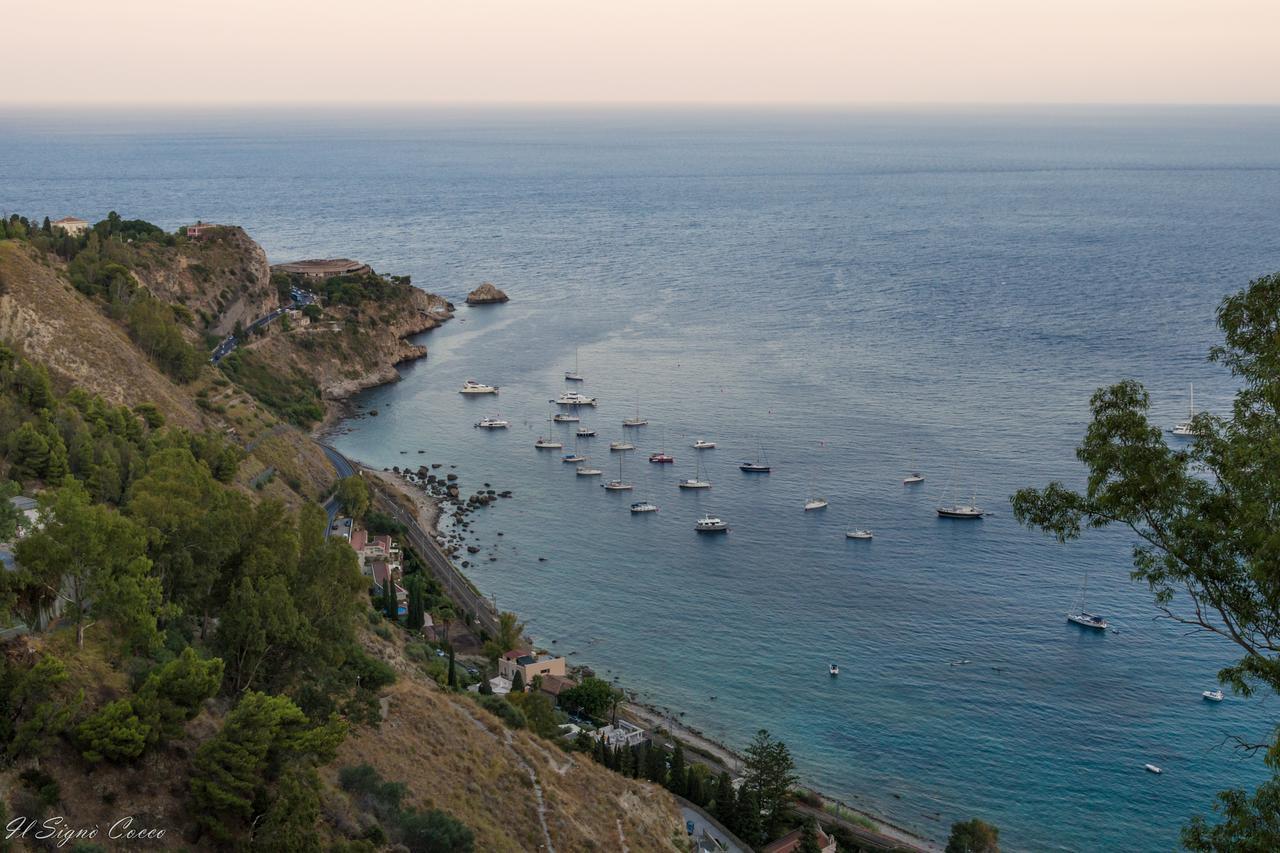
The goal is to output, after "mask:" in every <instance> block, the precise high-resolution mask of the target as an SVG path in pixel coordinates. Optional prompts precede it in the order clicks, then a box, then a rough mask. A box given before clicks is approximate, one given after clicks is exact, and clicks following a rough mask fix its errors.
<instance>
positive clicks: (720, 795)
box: [711, 770, 737, 829]
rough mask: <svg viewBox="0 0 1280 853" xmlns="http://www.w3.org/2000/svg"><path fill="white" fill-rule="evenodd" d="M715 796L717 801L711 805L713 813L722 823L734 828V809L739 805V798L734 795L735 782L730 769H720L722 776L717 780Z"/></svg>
mask: <svg viewBox="0 0 1280 853" xmlns="http://www.w3.org/2000/svg"><path fill="white" fill-rule="evenodd" d="M714 796H715V803H714V805H712V807H711V813H712V814H714V815H715V816H716V818H718V819H719V821H720V822H721V823H723V824H724V825H725V826H727V827H729V828H730V829H732V828H733V826H732V824H733V811H734V807H735V806H736V805H737V800H736V799H735V798H734V796H733V782H732V781H731V780H730V779H729V771H727V770H721V771H720V778H719V780H717V781H716V787H715V792H714Z"/></svg>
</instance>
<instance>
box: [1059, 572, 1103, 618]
mask: <svg viewBox="0 0 1280 853" xmlns="http://www.w3.org/2000/svg"><path fill="white" fill-rule="evenodd" d="M1088 591H1089V573H1088V572H1085V573H1084V583H1083V584H1081V585H1080V595H1078V596H1077V597H1076V601H1075V604H1074V605H1073V606H1072V608H1071V610H1070V612H1068V613H1067V621H1068V622H1070V623H1072V624H1074V625H1079V626H1080V627H1081V628H1091V629H1093V630H1094V631H1105V630H1107V620H1106V619H1103V618H1102V617H1101V616H1099V615H1098V614H1096V613H1090V612H1089V611H1087V610H1085V609H1084V597H1085V593H1086V592H1088Z"/></svg>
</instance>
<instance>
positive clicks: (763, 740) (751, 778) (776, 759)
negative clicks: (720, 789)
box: [742, 729, 797, 840]
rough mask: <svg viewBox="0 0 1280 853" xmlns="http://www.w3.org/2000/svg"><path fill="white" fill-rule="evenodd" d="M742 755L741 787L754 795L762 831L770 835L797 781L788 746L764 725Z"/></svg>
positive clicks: (772, 833) (775, 827)
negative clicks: (743, 764) (743, 757)
mask: <svg viewBox="0 0 1280 853" xmlns="http://www.w3.org/2000/svg"><path fill="white" fill-rule="evenodd" d="M745 759H746V772H745V774H744V777H743V783H742V786H743V789H744V790H746V791H748V792H749V793H751V794H753V795H754V799H755V801H756V803H757V805H758V807H759V809H760V810H761V813H762V820H763V829H764V832H765V833H766V834H767V835H768V836H769V837H771V838H772V837H773V836H774V835H775V834H776V830H777V828H778V826H779V825H780V824H781V822H782V817H783V813H784V810H785V808H786V805H787V803H788V801H789V800H790V797H791V789H792V787H793V786H794V785H795V784H796V781H797V777H796V774H795V762H794V761H793V760H792V758H791V750H789V749H787V745H786V744H785V743H783V742H782V741H780V740H775V739H774V737H773V736H772V735H770V734H769V732H768V730H767V729H760V730H759V731H758V732H756V736H755V737H754V738H752V740H751V744H750V745H749V746H748V747H747V750H746V755H745ZM744 840H748V839H744Z"/></svg>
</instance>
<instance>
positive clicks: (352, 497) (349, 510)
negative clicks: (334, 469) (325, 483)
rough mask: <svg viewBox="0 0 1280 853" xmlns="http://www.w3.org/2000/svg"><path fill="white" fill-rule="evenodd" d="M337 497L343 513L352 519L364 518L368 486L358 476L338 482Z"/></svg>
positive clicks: (353, 475)
mask: <svg viewBox="0 0 1280 853" xmlns="http://www.w3.org/2000/svg"><path fill="white" fill-rule="evenodd" d="M337 497H338V503H340V504H341V505H342V511H343V513H345V514H346V515H349V516H350V517H352V518H356V519H360V518H364V516H365V513H367V512H368V511H369V486H368V484H366V483H365V481H364V478H363V477H361V476H360V475H359V474H352V475H351V476H350V477H343V478H342V479H341V480H339V481H338V494H337Z"/></svg>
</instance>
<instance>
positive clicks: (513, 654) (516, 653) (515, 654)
mask: <svg viewBox="0 0 1280 853" xmlns="http://www.w3.org/2000/svg"><path fill="white" fill-rule="evenodd" d="M528 654H529V650H528V649H512V650H511V651H509V652H507V653H506V654H504V655H503V657H504V658H506V659H507V660H518V659H520V658H522V657H525V656H527V655H528Z"/></svg>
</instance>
